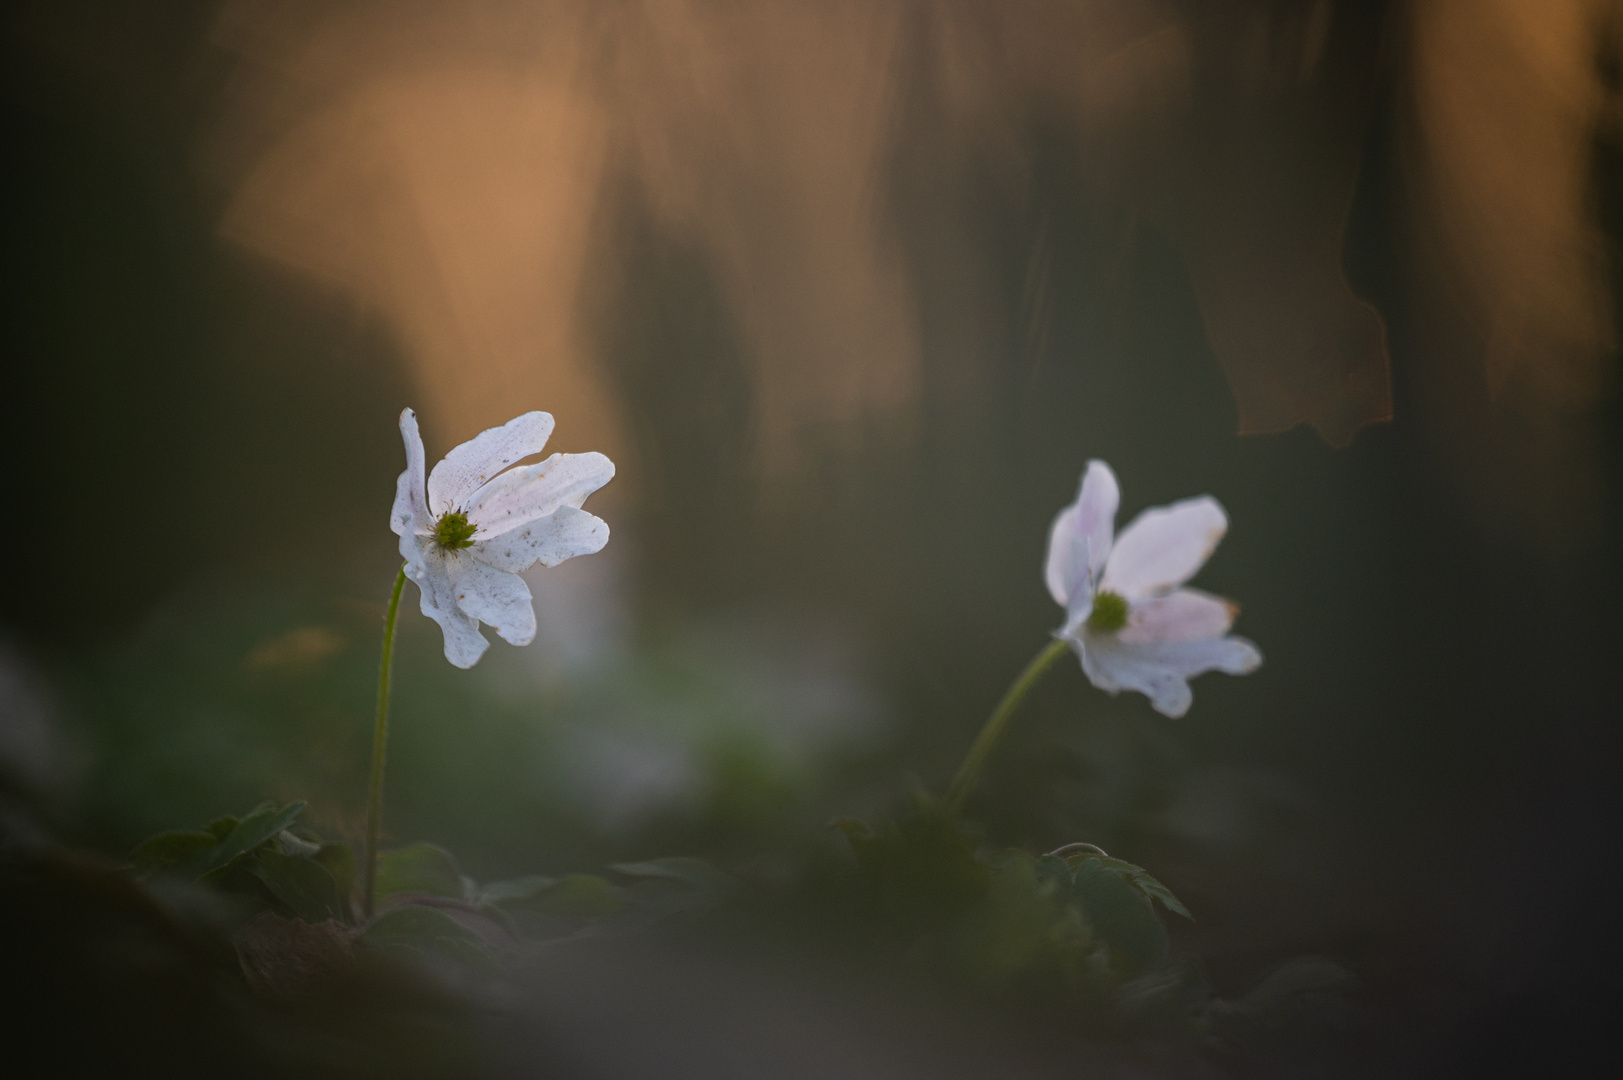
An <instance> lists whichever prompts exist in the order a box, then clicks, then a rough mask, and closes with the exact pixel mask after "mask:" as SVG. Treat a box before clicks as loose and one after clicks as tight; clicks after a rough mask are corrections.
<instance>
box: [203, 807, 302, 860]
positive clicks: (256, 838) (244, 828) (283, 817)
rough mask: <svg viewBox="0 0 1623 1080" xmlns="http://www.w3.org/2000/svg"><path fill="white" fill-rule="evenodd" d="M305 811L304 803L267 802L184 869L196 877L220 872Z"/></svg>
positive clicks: (219, 824) (211, 830) (221, 820)
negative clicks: (278, 804) (275, 804)
mask: <svg viewBox="0 0 1623 1080" xmlns="http://www.w3.org/2000/svg"><path fill="white" fill-rule="evenodd" d="M303 812H304V803H302V802H296V803H289V804H288V805H286V806H284V807H282V808H281V809H280V810H278V809H277V808H276V807H274V806H272V805H271V804H270V803H266V804H265V805H263V806H261V807H259V808H258V809H256V810H254V812H253V813H251V814H249V815H248V816H247V817H245V818H243V819H242V820H241V821H239V822H237V824H236V825H235V826H234V827H233V828H232V829H231V831H230V832H228V833H227V834H226V835H225V838H224V839H222V840H221V841H220V842H219V843H218V844H216V845H214V847H212V848H209V849H208V850H206V851H201V852H198V854H197V855H195V856H194V857H193V858H191V859H190V860H188V861H187V862H186V863H185V865H184V866H183V867H182V868H181V869H182V872H184V873H185V874H186V875H188V876H190V877H193V878H201V877H206V876H208V875H209V874H213V873H216V872H218V871H219V870H222V869H224V868H225V867H227V866H229V865H230V864H231V863H233V862H235V861H236V860H237V859H240V858H241V857H242V856H244V855H246V854H247V853H248V852H250V851H252V850H254V849H255V848H257V847H258V846H259V845H261V844H263V843H265V842H266V841H267V840H270V839H271V838H273V837H274V836H275V835H276V834H277V833H279V832H281V831H282V830H283V829H285V828H287V827H288V826H289V825H291V824H293V820H294V819H295V818H297V817H298V816H299V815H300V814H301V813H303ZM226 820H227V819H225V818H221V819H220V820H219V821H216V822H214V823H213V824H212V825H210V826H209V831H210V832H214V831H215V829H216V827H219V826H222V825H223V823H224V822H225V821H226Z"/></svg>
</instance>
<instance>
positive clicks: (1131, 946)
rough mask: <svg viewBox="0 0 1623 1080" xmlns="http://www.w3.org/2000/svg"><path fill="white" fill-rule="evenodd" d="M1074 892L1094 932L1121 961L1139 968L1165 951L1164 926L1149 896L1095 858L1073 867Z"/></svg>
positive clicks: (1151, 962)
mask: <svg viewBox="0 0 1623 1080" xmlns="http://www.w3.org/2000/svg"><path fill="white" fill-rule="evenodd" d="M1075 895H1076V899H1077V902H1078V904H1080V906H1081V908H1082V913H1083V914H1084V915H1086V916H1087V919H1088V922H1089V923H1090V924H1092V926H1093V929H1094V932H1095V933H1096V934H1098V936H1099V938H1100V939H1101V940H1103V941H1104V943H1105V944H1107V945H1109V946H1110V948H1111V950H1112V951H1113V952H1114V953H1115V954H1116V955H1117V956H1119V957H1120V958H1121V960H1122V961H1123V963H1124V964H1125V965H1126V966H1127V967H1128V968H1129V969H1133V970H1142V969H1144V968H1148V967H1152V966H1153V965H1155V964H1158V963H1160V962H1161V961H1162V960H1164V959H1165V958H1166V955H1167V932H1166V927H1164V926H1162V925H1161V920H1160V919H1158V918H1156V915H1155V908H1154V907H1152V906H1151V905H1150V901H1149V898H1148V897H1146V896H1145V895H1144V894H1143V893H1141V892H1139V891H1138V890H1137V889H1136V888H1134V887H1133V886H1132V885H1131V884H1130V883H1129V882H1128V881H1127V880H1126V878H1124V877H1123V876H1122V875H1121V874H1119V873H1116V872H1115V871H1114V870H1113V869H1111V868H1108V867H1106V866H1105V865H1104V862H1103V861H1102V860H1100V859H1097V858H1092V859H1084V860H1083V861H1082V865H1081V866H1078V867H1077V868H1076V878H1075Z"/></svg>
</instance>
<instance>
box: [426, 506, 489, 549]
mask: <svg viewBox="0 0 1623 1080" xmlns="http://www.w3.org/2000/svg"><path fill="white" fill-rule="evenodd" d="M477 528H478V526H477V525H475V524H473V523H472V522H471V521H469V520H468V515H467V514H464V513H462V512H461V511H458V510H453V511H451V512H450V513H449V514H445V515H444V516H442V517H441V518H440V520H439V522H438V523H437V524H436V525H435V526H434V543H436V544H438V545H439V546H440V547H442V548H445V549H446V550H447V551H455V550H457V549H458V548H465V547H472V546H473V533H474V530H475V529H477Z"/></svg>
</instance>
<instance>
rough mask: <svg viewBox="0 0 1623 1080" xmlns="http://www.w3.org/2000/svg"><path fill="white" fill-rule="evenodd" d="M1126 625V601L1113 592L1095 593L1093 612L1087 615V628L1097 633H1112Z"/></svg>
mask: <svg viewBox="0 0 1623 1080" xmlns="http://www.w3.org/2000/svg"><path fill="white" fill-rule="evenodd" d="M1126 625H1127V601H1126V600H1125V599H1123V598H1122V597H1120V596H1117V595H1116V594H1115V593H1113V592H1101V593H1096V594H1095V595H1094V597H1093V614H1092V615H1089V616H1088V629H1089V630H1092V631H1094V632H1095V633H1099V634H1114V633H1115V632H1116V631H1117V630H1120V629H1121V628H1122V627H1124V626H1126Z"/></svg>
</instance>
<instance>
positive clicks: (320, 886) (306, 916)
mask: <svg viewBox="0 0 1623 1080" xmlns="http://www.w3.org/2000/svg"><path fill="white" fill-rule="evenodd" d="M246 869H247V871H248V873H250V874H252V875H253V876H254V877H256V878H258V879H259V880H260V881H261V882H263V883H264V885H265V887H266V888H267V889H269V890H270V892H271V895H272V896H274V897H276V899H277V900H279V901H281V902H282V903H283V904H284V905H286V906H287V908H288V910H289V911H291V912H292V913H293V914H294V915H297V916H298V917H299V918H301V919H303V920H304V921H305V922H307V923H319V922H325V921H326V920H328V919H337V920H338V921H340V922H344V921H347V912H346V911H345V910H344V904H343V901H342V899H341V898H340V896H339V892H338V885H337V883H336V882H334V881H333V877H332V875H331V874H330V873H328V872H327V868H326V867H324V866H322V865H321V864H320V863H318V862H316V861H315V860H314V859H309V858H304V857H303V856H299V855H283V854H282V853H281V852H280V851H277V850H276V849H274V848H270V847H267V848H265V849H263V850H261V851H257V852H255V853H254V854H253V856H252V857H251V858H250V859H248V860H247V866H246Z"/></svg>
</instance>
